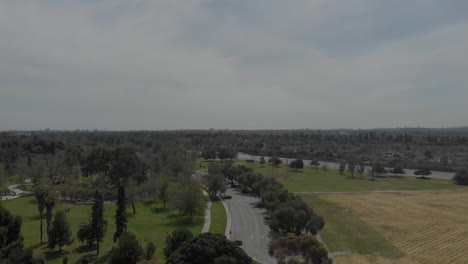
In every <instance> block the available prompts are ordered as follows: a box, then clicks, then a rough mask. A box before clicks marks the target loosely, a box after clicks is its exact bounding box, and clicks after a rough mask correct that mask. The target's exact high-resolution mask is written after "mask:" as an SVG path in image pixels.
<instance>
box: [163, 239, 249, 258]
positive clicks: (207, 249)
mask: <svg viewBox="0 0 468 264" xmlns="http://www.w3.org/2000/svg"><path fill="white" fill-rule="evenodd" d="M166 263H167V264H221V263H229V264H231V263H232V264H250V263H252V259H251V258H250V257H249V256H248V255H247V254H246V253H245V252H244V251H243V250H242V249H241V248H240V247H238V246H237V245H236V244H235V243H234V242H232V241H229V240H228V239H226V237H225V236H224V235H221V234H211V233H203V234H201V235H199V236H198V237H196V238H194V239H193V240H191V241H189V242H186V243H183V244H182V246H180V247H179V248H178V249H177V250H176V251H174V252H173V253H172V254H171V256H170V257H169V258H168V259H167V261H166Z"/></svg>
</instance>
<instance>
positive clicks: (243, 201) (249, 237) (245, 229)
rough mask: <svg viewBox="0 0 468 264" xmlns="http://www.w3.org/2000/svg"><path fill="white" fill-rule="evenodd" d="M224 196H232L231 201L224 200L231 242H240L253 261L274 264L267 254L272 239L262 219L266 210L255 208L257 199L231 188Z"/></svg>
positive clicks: (273, 260) (274, 261)
mask: <svg viewBox="0 0 468 264" xmlns="http://www.w3.org/2000/svg"><path fill="white" fill-rule="evenodd" d="M226 195H230V196H232V199H229V200H225V202H226V204H227V206H228V208H229V211H230V213H231V219H232V222H231V240H232V241H235V240H240V241H242V246H241V247H242V249H244V251H245V252H246V253H247V254H248V255H249V256H250V257H251V258H253V259H254V260H255V261H257V262H260V263H263V264H275V263H276V260H275V259H274V258H273V257H271V256H270V255H269V254H268V244H269V243H270V241H271V239H272V237H271V235H270V228H269V227H268V225H266V224H265V220H264V219H263V217H264V215H265V214H266V210H265V209H263V208H257V207H255V206H256V205H257V204H258V203H259V199H258V198H256V197H254V196H252V195H250V194H242V193H241V192H239V191H237V190H234V189H232V188H229V189H228V190H227V192H226ZM271 233H272V232H271Z"/></svg>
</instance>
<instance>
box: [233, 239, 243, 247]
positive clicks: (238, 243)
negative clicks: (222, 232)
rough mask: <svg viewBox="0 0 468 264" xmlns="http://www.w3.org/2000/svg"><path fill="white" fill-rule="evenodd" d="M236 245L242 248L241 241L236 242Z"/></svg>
mask: <svg viewBox="0 0 468 264" xmlns="http://www.w3.org/2000/svg"><path fill="white" fill-rule="evenodd" d="M234 243H236V245H238V246H242V241H240V240H234Z"/></svg>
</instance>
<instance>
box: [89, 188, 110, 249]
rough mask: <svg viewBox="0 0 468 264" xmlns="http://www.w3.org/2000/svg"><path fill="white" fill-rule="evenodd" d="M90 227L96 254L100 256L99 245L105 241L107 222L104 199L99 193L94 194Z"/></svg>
mask: <svg viewBox="0 0 468 264" xmlns="http://www.w3.org/2000/svg"><path fill="white" fill-rule="evenodd" d="M90 225H91V231H92V234H93V239H94V241H95V242H96V254H97V255H99V244H100V242H102V240H103V239H104V235H105V234H106V227H107V221H106V220H105V219H104V199H103V198H102V195H101V193H99V191H96V193H95V194H94V203H93V207H92V208H91V221H90Z"/></svg>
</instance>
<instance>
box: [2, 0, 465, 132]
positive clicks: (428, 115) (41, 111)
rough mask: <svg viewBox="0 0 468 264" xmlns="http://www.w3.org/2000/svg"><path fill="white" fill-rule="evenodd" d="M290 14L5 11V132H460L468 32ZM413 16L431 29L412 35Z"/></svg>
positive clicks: (307, 10) (120, 5) (343, 11)
mask: <svg viewBox="0 0 468 264" xmlns="http://www.w3.org/2000/svg"><path fill="white" fill-rule="evenodd" d="M377 2H380V1H377ZM247 3H252V2H242V1H239V2H238V4H239V5H244V4H245V5H247ZM254 3H256V2H254ZM268 3H271V4H270V5H268ZM288 3H290V4H288V5H286V6H285V5H284V4H282V3H281V2H273V1H271V2H264V3H263V6H262V5H258V4H257V5H254V4H249V5H248V6H249V8H252V9H253V10H252V11H249V12H251V13H250V14H249V17H245V16H246V14H244V13H242V12H240V13H239V11H236V10H234V9H232V13H229V12H230V11H231V10H230V9H227V10H224V11H223V12H228V14H229V16H230V17H229V18H223V17H220V13H217V12H221V11H220V10H219V9H216V10H215V11H213V10H211V9H209V8H207V5H209V4H210V3H209V1H201V0H200V1H143V0H139V1H131V2H129V1H102V2H99V4H95V3H94V2H93V1H90V2H86V3H85V2H78V1H70V2H66V3H62V2H60V3H58V2H55V3H51V2H48V1H32V0H31V1H3V2H1V3H0V34H1V35H2V36H3V37H2V38H1V39H0V110H1V112H2V114H1V115H0V123H1V124H2V126H1V129H32V128H36V129H37V128H44V127H51V128H66V129H74V128H101V129H175V128H209V127H216V128H225V127H228V128H245V129H252V128H304V127H310V128H332V127H387V126H414V125H420V126H456V125H467V124H466V119H464V117H463V115H462V113H463V112H464V111H466V108H465V105H466V103H467V102H466V100H467V99H465V98H468V91H467V89H466V86H467V84H468V77H467V75H466V73H465V72H466V70H467V69H468V67H467V66H468V65H467V62H468V60H467V59H468V58H467V56H468V55H467V54H468V37H466V34H463V33H464V32H468V22H467V20H463V19H458V20H454V21H452V20H450V21H447V19H446V17H447V16H446V15H444V14H445V13H444V14H439V13H438V12H439V11H438V10H440V9H441V8H440V6H435V5H433V4H428V5H427V9H423V10H421V9H420V6H421V3H419V2H418V1H414V2H412V3H413V5H409V7H414V8H416V7H417V8H418V10H411V9H410V10H409V11H407V12H403V13H398V14H395V13H393V14H392V13H389V14H385V13H384V14H382V13H379V14H378V12H381V11H382V10H381V9H379V8H380V7H379V4H376V3H375V1H372V3H371V2H369V1H365V0H353V1H349V2H346V3H343V2H341V3H340V2H337V1H291V2H288ZM431 3H432V2H431ZM266 5H268V6H266ZM266 7H268V8H266ZM436 7H437V8H436ZM397 8H398V6H393V10H390V11H394V12H397V11H395V10H397ZM443 10H445V9H443ZM213 12H215V13H213ZM444 12H446V13H447V12H448V11H444ZM419 13H422V14H424V15H419V16H418V17H422V18H421V19H427V17H430V16H431V15H434V17H437V18H438V19H439V20H440V23H438V24H437V23H435V22H432V23H433V26H432V27H430V28H428V27H427V26H424V27H422V28H421V29H420V31H418V26H417V25H414V24H411V21H412V19H411V17H410V16H411V15H414V14H419ZM257 14H261V15H262V16H263V17H259V16H257ZM340 15H341V17H340ZM333 16H336V17H333ZM343 16H344V17H345V18H346V19H345V22H346V23H348V24H345V25H341V24H340V23H339V22H343V20H342V19H341V18H342V17H343ZM395 16H396V17H397V18H398V19H400V20H402V21H404V22H398V23H395V27H392V23H391V22H392V21H393V20H394V19H397V18H395ZM200 21H203V23H201V24H198V23H200ZM371 22H372V23H375V24H369V23H371ZM269 23H271V25H269ZM405 23H407V24H408V27H409V28H411V30H407V31H405V32H404V34H394V33H395V32H398V31H399V30H400V31H401V29H400V28H399V27H401V25H405ZM374 29H386V30H388V31H389V32H388V36H390V35H392V37H388V38H387V37H386V36H387V35H386V34H385V32H379V34H377V35H378V36H377V37H376V36H374V35H373V34H372V33H371V32H372V30H374ZM350 31H351V32H350ZM353 31H355V32H356V36H357V37H363V38H364V39H349V42H350V44H352V45H350V48H349V49H347V48H346V37H348V36H353V34H352V33H353ZM393 31H394V32H393ZM379 36H384V37H379ZM337 42H340V43H337ZM356 46H358V47H360V48H356ZM438 87H440V88H438ZM11 98H13V99H14V100H15V103H14V104H12V103H8V102H7V100H11ZM438 98H441V99H440V100H438ZM435 103H437V105H435ZM2 105H3V107H2ZM54 110H56V111H54ZM464 122H465V123H464Z"/></svg>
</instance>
